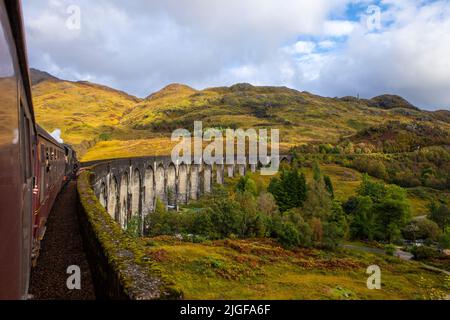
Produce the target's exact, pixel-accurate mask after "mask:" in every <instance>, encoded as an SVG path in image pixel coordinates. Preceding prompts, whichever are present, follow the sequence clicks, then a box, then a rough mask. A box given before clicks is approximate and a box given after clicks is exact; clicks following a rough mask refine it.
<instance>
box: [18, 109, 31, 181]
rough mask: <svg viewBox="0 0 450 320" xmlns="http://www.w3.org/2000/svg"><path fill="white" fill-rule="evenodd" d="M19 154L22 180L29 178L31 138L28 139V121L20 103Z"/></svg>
mask: <svg viewBox="0 0 450 320" xmlns="http://www.w3.org/2000/svg"><path fill="white" fill-rule="evenodd" d="M20 122H21V123H20V152H21V164H22V168H23V173H24V180H25V181H26V180H27V179H29V178H31V176H32V170H31V143H30V141H31V137H30V120H29V119H28V118H27V116H26V115H25V113H24V108H23V105H22V103H21V104H20Z"/></svg>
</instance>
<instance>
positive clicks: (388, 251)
mask: <svg viewBox="0 0 450 320" xmlns="http://www.w3.org/2000/svg"><path fill="white" fill-rule="evenodd" d="M396 250H397V248H396V247H395V246H394V245H393V244H388V245H386V246H385V247H384V251H385V252H386V254H387V255H388V256H393V255H394V253H395V251H396Z"/></svg>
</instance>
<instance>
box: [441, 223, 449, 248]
mask: <svg viewBox="0 0 450 320" xmlns="http://www.w3.org/2000/svg"><path fill="white" fill-rule="evenodd" d="M439 244H440V245H441V247H442V248H444V249H450V228H447V230H446V232H444V233H443V234H442V235H441V236H440V238H439Z"/></svg>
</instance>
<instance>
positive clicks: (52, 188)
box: [32, 126, 66, 264]
mask: <svg viewBox="0 0 450 320" xmlns="http://www.w3.org/2000/svg"><path fill="white" fill-rule="evenodd" d="M37 133H38V138H37V153H36V161H35V177H36V185H35V188H34V190H33V194H34V197H33V251H32V260H33V264H34V263H35V262H36V259H37V257H38V255H39V249H40V241H41V240H42V239H43V238H44V234H45V223H46V221H47V218H48V215H49V214H50V210H51V208H52V206H53V203H54V202H55V199H56V196H57V195H58V193H59V191H60V190H61V187H62V184H63V182H64V180H65V179H66V172H65V171H66V148H65V146H64V145H62V144H60V143H58V142H57V141H56V140H55V139H54V138H53V137H52V136H51V135H50V134H48V133H47V132H46V131H45V130H44V129H42V128H41V127H40V126H37Z"/></svg>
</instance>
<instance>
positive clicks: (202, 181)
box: [83, 155, 292, 228]
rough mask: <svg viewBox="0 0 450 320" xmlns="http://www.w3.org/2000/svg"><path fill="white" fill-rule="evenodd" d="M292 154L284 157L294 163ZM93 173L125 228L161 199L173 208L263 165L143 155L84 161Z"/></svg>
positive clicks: (104, 202) (110, 210) (97, 189)
mask: <svg viewBox="0 0 450 320" xmlns="http://www.w3.org/2000/svg"><path fill="white" fill-rule="evenodd" d="M291 160H292V156H290V155H284V156H280V162H281V163H283V162H290V161H291ZM83 167H85V168H89V169H90V171H91V172H92V173H93V176H92V186H93V189H94V192H95V195H96V196H97V198H98V199H99V201H100V203H101V204H102V205H103V207H105V208H106V210H107V212H108V213H109V215H110V216H111V217H112V218H113V219H114V220H115V221H116V222H118V223H119V224H120V225H121V227H122V228H125V227H126V226H127V222H128V221H129V219H130V218H132V217H134V216H140V217H141V218H144V217H145V216H146V215H148V214H149V213H151V212H152V211H153V210H154V207H155V203H156V199H157V198H159V199H160V200H161V201H162V202H163V203H164V204H165V205H166V206H168V207H169V208H171V209H176V208H178V206H179V205H182V204H187V203H188V201H189V200H196V199H198V198H199V197H200V196H201V195H202V194H205V193H209V192H211V190H212V186H213V184H215V183H217V184H223V182H224V178H225V177H234V176H236V175H239V176H244V175H245V174H246V173H247V171H248V170H250V171H252V172H256V170H257V169H258V167H261V165H258V166H256V165H228V164H214V165H209V164H206V163H202V164H194V162H193V161H192V162H191V163H180V164H178V163H173V162H172V159H171V158H170V157H167V156H165V157H141V158H127V159H115V160H105V161H97V162H89V163H83Z"/></svg>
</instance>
